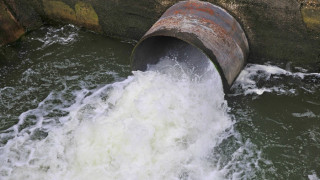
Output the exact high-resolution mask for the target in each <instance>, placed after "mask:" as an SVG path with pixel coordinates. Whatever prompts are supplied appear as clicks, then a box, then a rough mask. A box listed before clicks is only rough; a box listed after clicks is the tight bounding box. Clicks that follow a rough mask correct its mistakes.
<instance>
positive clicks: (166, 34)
mask: <svg viewBox="0 0 320 180" xmlns="http://www.w3.org/2000/svg"><path fill="white" fill-rule="evenodd" d="M151 37H170V38H174V39H178V40H181V41H183V42H186V43H188V44H190V45H191V46H193V47H195V48H196V49H197V50H199V51H200V52H202V53H203V54H204V55H205V56H207V57H208V58H209V59H210V61H211V63H212V64H213V65H214V67H215V68H216V70H217V71H218V73H219V74H220V77H221V81H222V85H223V88H224V89H229V88H230V86H229V84H228V82H227V80H226V78H225V76H224V75H223V70H222V69H221V67H220V65H219V63H218V62H217V60H216V57H215V56H214V54H212V53H210V54H211V56H210V55H209V54H208V53H206V52H205V51H204V50H202V49H201V47H198V46H197V45H196V44H195V43H194V42H192V41H191V40H186V39H185V38H182V37H180V36H179V35H178V34H175V35H169V34H168V32H166V33H161V32H159V31H157V32H154V33H151V34H148V35H147V36H144V37H143V38H142V39H141V40H140V41H139V42H138V43H137V44H136V45H135V47H134V48H133V51H132V53H131V56H130V66H131V67H132V69H133V70H138V69H137V68H135V67H134V65H133V60H134V58H133V56H134V54H135V51H136V49H137V48H138V47H139V45H140V44H141V43H143V42H144V41H145V40H147V39H149V38H151ZM203 48H204V49H207V48H205V47H204V46H203ZM207 50H208V51H209V49H207Z"/></svg>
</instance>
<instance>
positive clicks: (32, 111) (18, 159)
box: [0, 25, 320, 180]
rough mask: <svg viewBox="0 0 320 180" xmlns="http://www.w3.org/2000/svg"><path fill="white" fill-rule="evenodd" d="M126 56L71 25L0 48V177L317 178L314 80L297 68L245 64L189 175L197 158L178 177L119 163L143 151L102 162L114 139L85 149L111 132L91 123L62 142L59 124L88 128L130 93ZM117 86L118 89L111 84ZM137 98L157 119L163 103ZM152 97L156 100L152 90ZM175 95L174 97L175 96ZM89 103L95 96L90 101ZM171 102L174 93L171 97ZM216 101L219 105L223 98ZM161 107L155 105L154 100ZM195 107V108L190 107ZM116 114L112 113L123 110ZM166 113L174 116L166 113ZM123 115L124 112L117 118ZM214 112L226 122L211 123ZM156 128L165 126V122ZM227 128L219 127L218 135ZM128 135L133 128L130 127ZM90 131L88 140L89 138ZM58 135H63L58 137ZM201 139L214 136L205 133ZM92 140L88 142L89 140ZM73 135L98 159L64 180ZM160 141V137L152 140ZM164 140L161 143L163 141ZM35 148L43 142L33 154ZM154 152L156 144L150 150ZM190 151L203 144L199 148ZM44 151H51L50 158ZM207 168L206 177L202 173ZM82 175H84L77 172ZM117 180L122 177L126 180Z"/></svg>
mask: <svg viewBox="0 0 320 180" xmlns="http://www.w3.org/2000/svg"><path fill="white" fill-rule="evenodd" d="M132 48H133V45H132V43H130V42H120V41H118V40H114V39H110V38H105V37H101V36H99V35H96V34H93V33H91V32H87V31H83V30H81V29H79V28H77V27H74V26H72V25H66V26H62V27H43V28H41V29H40V30H37V31H34V32H32V33H30V34H28V35H27V36H26V37H25V38H23V39H22V41H21V42H18V43H16V44H14V45H11V46H8V47H4V48H2V49H1V52H2V53H3V54H5V55H6V58H7V60H9V61H10V60H11V61H16V62H17V63H16V64H14V65H6V66H3V67H2V68H0V177H1V178H0V179H16V178H17V177H23V178H25V179H41V177H43V175H44V176H45V177H47V178H48V179H66V177H69V178H70V177H74V179H81V178H84V177H100V179H101V177H105V179H110V178H108V177H113V178H116V179H129V178H132V179H150V178H156V179H161V178H163V177H167V176H160V175H159V177H157V176H151V175H152V173H153V172H158V173H159V174H161V173H163V172H166V173H167V174H170V175H171V173H172V174H173V175H172V176H168V177H167V178H166V179H175V178H178V179H205V177H207V178H208V179H218V178H221V179H310V180H314V179H319V176H320V73H319V72H308V71H307V70H305V69H302V68H299V67H291V69H286V70H285V69H282V65H271V64H265V65H255V64H249V65H248V66H247V67H246V68H245V69H244V71H243V72H242V73H241V74H240V76H239V77H238V79H237V81H236V82H235V84H234V85H233V87H232V89H231V92H230V93H228V94H226V95H225V99H226V100H227V104H228V108H218V109H217V112H212V113H213V115H212V116H215V117H216V116H217V117H221V119H225V120H224V121H221V124H225V126H223V127H221V128H220V130H219V131H217V133H218V132H219V133H218V136H216V137H214V138H215V139H216V141H214V142H211V143H213V145H212V146H210V147H212V149H211V150H210V152H206V155H205V156H204V157H202V156H201V158H200V159H203V158H205V159H206V161H208V163H196V165H197V167H193V165H194V163H190V162H193V159H194V158H195V157H196V156H186V157H188V158H189V159H187V160H186V161H187V162H184V165H183V168H181V169H179V170H177V171H179V172H178V176H175V175H174V173H173V172H171V171H172V170H171V171H169V170H167V169H166V167H170V166H169V165H167V166H164V167H162V166H159V167H157V168H158V169H157V168H155V169H153V170H152V171H151V170H150V169H148V167H149V166H155V167H156V166H157V165H158V163H154V164H152V163H151V164H148V163H150V162H155V161H156V160H155V159H153V161H150V162H149V161H148V162H147V161H146V162H142V161H137V162H136V161H135V160H136V159H139V158H138V157H139V156H138V155H137V157H134V158H133V159H131V160H130V158H129V160H130V161H129V160H128V157H131V156H130V152H132V153H133V154H135V153H136V154H139V152H140V151H141V152H140V154H143V153H145V151H144V149H143V148H142V149H140V150H139V151H138V152H136V151H135V148H133V149H130V150H129V151H125V152H123V154H121V155H117V156H116V155H110V156H104V155H103V154H104V153H111V152H110V151H108V150H107V149H108V148H105V147H104V146H108V141H111V140H112V139H113V138H114V139H118V138H117V137H116V136H115V135H114V134H113V135H114V136H112V137H109V138H110V139H111V140H110V139H108V140H107V143H106V144H103V143H94V140H95V139H99V138H98V137H106V136H108V135H109V134H110V133H109V134H108V132H104V131H103V129H102V130H101V129H99V128H98V127H95V128H91V126H96V125H92V124H90V123H87V124H86V126H80V125H79V127H81V128H80V129H83V128H84V130H83V131H80V132H82V133H80V134H79V133H75V134H76V135H74V136H70V137H72V138H70V137H69V136H68V133H69V134H72V133H74V132H78V130H74V129H72V128H71V129H68V128H65V129H63V130H61V129H59V128H60V127H62V126H65V127H69V126H70V124H68V122H72V120H70V119H72V118H74V117H77V118H78V119H81V120H79V122H77V123H79V124H81V123H86V122H85V121H88V120H86V119H89V120H90V121H91V120H92V121H93V122H94V120H95V118H96V117H97V116H96V115H97V114H104V113H107V112H110V111H113V110H114V109H117V103H114V104H113V103H112V102H111V100H112V98H116V97H117V98H118V96H119V97H120V95H117V92H123V94H122V95H121V96H127V94H128V93H126V91H125V90H123V89H125V88H126V87H128V88H129V87H131V86H133V85H131V84H132V82H131V81H132V80H130V78H129V80H126V79H127V77H128V76H129V75H131V74H132V73H131V70H130V65H129V56H130V53H131V50H132ZM136 76H143V75H136ZM143 77H144V76H143ZM146 77H148V78H145V79H146V80H150V78H149V76H146ZM127 81H130V82H127ZM152 81H153V79H151V80H150V82H152ZM117 82H122V83H120V84H117ZM148 82H149V81H148ZM126 83H127V84H126ZM178 84H179V83H178ZM106 85H107V86H106ZM108 85H109V86H108ZM119 87H121V88H119ZM183 87H185V85H183ZM117 88H118V90H117ZM159 88H160V87H159ZM169 88H171V87H169ZM174 88H175V87H172V89H164V91H165V92H170V91H172V92H170V93H174ZM109 89H110V90H109ZM137 89H138V88H137V87H135V88H134V87H133V90H132V91H135V90H137ZM142 89H143V88H142ZM151 90H152V89H151ZM153 90H154V89H153ZM104 91H105V93H104ZM132 91H131V92H132ZM141 91H142V90H141ZM110 92H112V93H110ZM137 92H138V90H137ZM139 92H140V90H139ZM99 93H100V94H99ZM143 93H145V94H146V96H147V97H148V98H149V99H148V103H149V104H150V103H151V104H150V107H152V108H153V109H156V111H158V109H157V107H160V106H162V105H163V103H166V102H167V101H169V99H170V98H169V99H168V100H166V101H164V102H162V101H161V100H158V101H159V102H157V101H156V100H154V99H157V98H154V97H151V96H150V95H149V91H143ZM158 93H160V94H161V92H160V91H159V92H158ZM170 93H169V94H170ZM95 94H99V95H95ZM153 94H154V93H153ZM181 94H183V93H182V92H181ZM217 94H218V93H217ZM93 96H94V97H95V98H92V97H93ZM96 96H97V97H98V98H96ZM137 96H138V95H137ZM176 96H178V94H177V95H173V96H172V97H171V98H175V97H176ZM220 96H221V97H223V95H220ZM221 97H220V98H221ZM92 99H94V100H92ZM110 99H111V100H110ZM150 99H151V100H150ZM160 99H162V98H161V97H160ZM185 99H188V97H186V98H185ZM217 99H219V97H218V98H217ZM149 100H150V102H149ZM178 100H179V99H177V101H178ZM198 100H199V99H198ZM200 100H201V99H200ZM95 101H99V102H100V101H101V102H108V103H109V104H106V106H103V105H101V103H98V104H94V103H95ZM127 101H128V102H127V103H124V105H122V106H125V104H128V103H130V102H134V103H136V104H138V105H141V103H142V102H143V101H144V100H143V99H142V100H139V101H137V100H132V99H131V100H130V99H129V100H127ZM154 101H155V102H156V103H158V104H155V106H153V102H154ZM180 101H183V99H181V100H180ZM116 102H118V101H116ZM120 102H121V101H120V100H119V103H120ZM200 102H201V101H200ZM110 103H111V104H110ZM122 103H123V102H122ZM194 103H195V104H196V103H199V102H197V101H196V100H194ZM93 104H94V105H93ZM182 105H183V103H182ZM196 105H198V104H196ZM144 106H146V105H144ZM144 106H139V108H143V110H144V111H146V112H149V111H150V112H151V110H149V109H148V107H144ZM170 107H171V106H170ZM184 108H185V107H183V106H181V108H179V109H177V110H176V111H174V112H177V113H178V112H179V113H182V114H188V113H192V112H190V110H188V112H185V113H184V112H183V110H185V109H184ZM75 109H76V110H75ZM160 110H161V109H159V111H160ZM114 111H115V110H114ZM185 111H187V109H186V110H185ZM75 112H76V113H75ZM116 112H118V113H120V114H118V115H121V112H122V111H116ZM152 112H153V111H152ZM174 112H173V114H175V113H174ZM201 112H202V111H201ZM205 112H207V111H205ZM208 112H210V111H208ZM122 113H123V114H125V112H122ZM220 113H221V114H224V113H227V114H226V115H221V116H220V115H219V116H218V114H220ZM174 117H179V116H174ZM97 119H99V118H97ZM164 119H165V118H164ZM230 122H231V123H230ZM165 126H166V127H167V126H168V127H171V125H170V123H169V125H168V124H166V125H165ZM181 126H186V129H183V131H185V130H190V129H191V130H193V128H192V127H190V124H188V125H186V124H182V125H181ZM195 126H197V125H195ZM211 126H218V125H215V124H213V125H211ZM226 126H228V127H227V128H226ZM101 127H106V128H110V127H113V125H111V126H104V125H102V124H101ZM114 127H118V125H116V124H115V125H114ZM134 127H137V128H136V129H139V128H141V126H137V125H135V126H134ZM138 127H139V128H138ZM157 127H158V126H157ZM97 128H98V129H97ZM66 129H67V130H68V131H67V130H66ZM78 129H79V128H78ZM129 129H130V128H129ZM150 129H151V130H152V129H154V128H149V129H143V128H142V130H141V131H139V133H137V134H138V135H137V138H136V139H135V138H133V139H131V140H132V142H133V143H135V144H137V149H139V148H138V144H139V142H144V141H145V139H144V137H145V136H146V135H145V133H143V132H145V131H148V132H149V131H150ZM155 129H156V128H155ZM165 129H166V128H165ZM89 130H92V132H91V131H90V133H88V132H89ZM100 130H101V132H100ZM108 130H109V131H110V132H111V131H112V133H115V134H117V132H118V131H116V128H115V130H114V131H113V130H112V128H111V129H108ZM178 130H179V132H180V131H182V130H181V129H177V130H176V131H177V132H178ZM60 131H65V132H64V133H61V134H59V132H60ZM106 131H107V130H106ZM208 131H213V130H210V128H209V130H208ZM53 132H54V133H53ZM94 132H97V134H96V135H94V136H92V134H93V133H94ZM161 132H162V131H161ZM164 132H165V133H164V134H171V133H172V132H171V131H169V130H168V129H166V131H164ZM99 133H100V134H99ZM52 134H55V136H56V138H52V137H51V136H53V135H52ZM133 134H135V133H133ZM86 135H87V136H86ZM60 136H61V137H60ZM172 136H175V133H172ZM190 136H191V135H190ZM198 136H202V135H201V134H200V135H193V137H192V138H186V139H182V140H181V142H182V144H186V145H189V144H188V143H189V142H188V141H193V140H194V139H195V137H198ZM76 137H81V139H86V138H89V137H90V138H91V137H95V138H93V139H90V138H89V139H90V140H89V141H85V142H90V143H89V144H85V146H83V147H90V148H93V149H88V150H87V151H86V152H85V153H84V154H88V152H96V151H95V150H96V149H99V150H98V152H99V153H102V155H101V154H100V156H98V158H96V159H94V160H92V159H91V160H90V161H89V160H86V161H85V160H82V161H81V162H82V163H80V162H78V163H76V165H75V166H74V167H77V168H78V171H79V172H78V173H79V176H71V175H70V174H68V172H69V171H71V170H72V171H74V169H73V168H71V165H70V163H69V161H70V159H68V157H67V154H69V153H70V152H73V151H76V148H75V149H72V148H74V147H79V146H67V145H64V144H63V143H61V142H64V141H66V139H68V138H70V139H68V141H66V142H68V143H70V144H72V143H73V142H78V140H77V139H75V138H76ZM134 137H135V136H134ZM161 137H162V136H159V138H160V139H161ZM163 137H166V136H165V135H163ZM120 140H121V138H120ZM120 140H119V142H112V143H111V142H110V144H112V145H113V146H114V147H112V148H116V149H117V148H118V149H117V151H121V152H122V149H121V147H127V146H121V143H122V142H121V141H120ZM122 140H123V139H122ZM125 141H127V140H125ZM179 141H180V140H179ZM184 141H186V142H184ZM48 142H49V143H48ZM161 142H162V141H161ZM163 142H167V141H163ZM41 143H48V144H44V145H42V146H40V145H41ZM68 143H66V144H68ZM80 144H81V143H80ZM155 144H156V143H155V142H151V147H153V146H155ZM156 145H158V146H159V144H156ZM164 145H165V144H164ZM164 145H163V146H164ZM50 146H52V147H55V148H56V149H55V150H52V149H54V148H51V147H50ZM60 146H61V147H60ZM160 146H161V144H160ZM180 146H181V143H180V144H179V146H177V147H178V149H179V148H182V146H181V147H180ZM37 147H48V149H46V150H45V151H44V152H48V155H47V156H46V155H44V154H41V152H38V151H37V150H36V149H37ZM139 147H140V146H139ZM197 147H198V146H197ZM199 147H206V146H204V145H203V144H202V145H201V146H199ZM95 148H96V149H95ZM104 148H105V149H104ZM112 148H111V149H112ZM174 148H175V147H174ZM206 148H207V147H206ZM70 149H71V150H70ZM83 149H86V148H83ZM160 149H161V148H159V151H160ZM182 149H183V148H182ZM100 150H101V151H100ZM200 151H201V148H200V149H197V150H196V151H195V152H199V153H200ZM52 152H59V153H54V154H52ZM128 152H129V153H128ZM183 152H184V151H183ZM187 152H188V153H191V152H194V151H190V152H189V151H187ZM201 153H203V152H201ZM71 154H72V153H71ZM180 154H183V153H181V152H180V151H179V153H178V154H176V156H177V158H178V155H180ZM82 155H83V154H82ZM72 157H73V156H72ZM99 157H100V158H109V160H108V161H107V162H109V165H110V164H111V165H112V166H110V167H109V166H108V167H106V166H103V165H102V166H99V171H98V170H97V169H94V168H91V167H94V166H96V165H97V164H99V163H101V162H100V161H99ZM112 157H114V159H116V157H117V158H118V159H117V160H118V161H119V162H118V161H117V162H118V164H117V166H116V165H114V164H113V163H112V162H113V161H112ZM121 157H126V159H125V160H124V159H121ZM155 157H158V156H155ZM159 157H162V156H159ZM164 157H166V156H164ZM179 157H180V156H179ZM110 158H111V160H110ZM145 158H147V155H146V157H145ZM170 158H171V159H167V160H165V162H166V163H169V164H170V162H172V164H174V163H176V161H175V157H171V156H170ZM41 159H45V160H46V161H52V162H51V163H48V164H45V165H44V164H43V163H42V164H41V163H39V162H42V161H41ZM53 159H54V160H53ZM119 159H120V160H119ZM142 159H143V158H142ZM151 159H152V155H151ZM182 159H183V158H182ZM180 160H181V158H180ZM89 162H90V163H89ZM120 162H121V163H120ZM132 162H135V164H134V166H135V167H140V166H141V167H143V169H141V170H140V171H141V172H144V171H145V173H139V176H135V175H136V174H130V172H131V173H132V172H133V171H129V170H128V169H131V168H132V169H134V168H133V167H131V166H130V165H132ZM156 162H158V161H156ZM159 162H162V161H159ZM39 164H41V165H39ZM101 164H103V163H101ZM142 164H143V166H142ZM178 164H179V163H178ZM182 164H183V163H182ZM40 166H41V167H40ZM80 166H81V167H80ZM82 166H83V167H82ZM72 167H73V166H72ZM210 167H211V168H212V170H211V171H212V173H209V174H208V173H207V172H210ZM77 168H76V169H77ZM81 168H84V169H85V170H83V169H82V170H81ZM108 168H111V169H108ZM208 168H209V170H208ZM19 169H28V171H30V172H33V171H34V172H37V173H38V174H37V173H34V174H36V175H35V176H30V175H21V176H20V175H19V174H18V175H16V174H15V173H17V172H21V173H26V172H24V171H18V170H19ZM91 169H92V171H91ZM100 170H101V172H107V174H108V173H109V172H111V170H112V171H114V172H117V173H116V174H112V176H111V175H110V174H108V175H110V176H107V175H106V176H98V175H99V172H100ZM87 171H88V172H87ZM59 172H61V173H59ZM75 172H77V171H75ZM81 172H87V174H86V176H85V175H83V177H81ZM195 172H197V173H198V174H197V173H195ZM123 173H127V176H125V175H123ZM62 174H63V175H62ZM66 174H67V175H66ZM195 174H197V175H198V178H195ZM69 175H70V176H69ZM124 177H126V178H124ZM97 179H99V178H97ZM102 179H103V178H102Z"/></svg>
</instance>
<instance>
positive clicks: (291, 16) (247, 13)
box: [0, 0, 320, 71]
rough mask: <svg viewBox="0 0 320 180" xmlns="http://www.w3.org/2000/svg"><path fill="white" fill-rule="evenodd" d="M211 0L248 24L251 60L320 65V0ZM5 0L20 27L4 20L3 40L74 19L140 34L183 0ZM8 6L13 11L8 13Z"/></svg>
mask: <svg viewBox="0 0 320 180" xmlns="http://www.w3.org/2000/svg"><path fill="white" fill-rule="evenodd" d="M208 1H209V2H211V3H213V4H216V5H219V6H221V7H223V8H225V9H226V10H228V11H229V12H230V13H231V14H232V15H233V16H234V17H235V18H236V19H237V20H238V21H239V23H240V24H241V25H242V26H243V29H244V30H245V32H246V34H247V36H248V39H249V43H250V55H249V62H255V63H262V62H266V61H271V62H272V61H276V62H279V63H280V62H281V63H284V64H286V63H289V64H292V65H294V66H301V67H305V68H308V69H312V70H315V71H320V0H208ZM0 2H1V3H0V6H1V8H0V22H3V19H5V18H4V17H9V16H11V20H6V21H4V22H8V23H6V24H10V23H11V26H12V28H13V29H17V30H16V31H17V33H12V34H13V35H12V37H14V38H7V39H6V38H3V37H4V32H5V33H6V35H5V36H6V37H10V36H11V34H10V32H15V31H10V32H9V31H3V29H5V28H3V25H1V24H0V31H1V34H0V44H5V43H8V42H12V41H14V40H15V39H17V38H19V37H20V36H21V34H23V33H21V30H19V28H20V29H21V27H22V29H23V31H24V32H26V31H28V30H30V29H34V28H36V27H38V26H39V25H41V24H42V22H43V21H45V22H48V21H56V22H59V23H61V22H62V23H73V24H76V25H78V26H82V27H85V28H87V29H90V30H93V31H95V32H98V33H102V34H105V35H108V36H113V37H120V38H127V39H136V40H138V39H139V38H140V37H142V36H143V34H144V33H145V32H146V31H147V30H148V29H149V28H150V27H151V26H152V24H154V23H155V21H157V19H158V18H159V17H160V16H161V14H162V13H163V12H164V11H165V10H166V9H167V8H168V7H170V6H171V5H173V4H174V3H176V2H178V0H135V1H128V0H81V1H80V0H0ZM6 8H7V10H6V11H4V9H6ZM3 12H5V13H3ZM6 12H8V13H9V15H5V16H4V15H3V14H6ZM10 13H11V15H10ZM7 19H8V18H7ZM9 22H10V23H9ZM2 24H4V23H2ZM14 24H16V25H14ZM11 26H10V27H11ZM8 32H9V33H8ZM9 34H10V35H9ZM1 38H2V39H1ZM3 39H5V40H3Z"/></svg>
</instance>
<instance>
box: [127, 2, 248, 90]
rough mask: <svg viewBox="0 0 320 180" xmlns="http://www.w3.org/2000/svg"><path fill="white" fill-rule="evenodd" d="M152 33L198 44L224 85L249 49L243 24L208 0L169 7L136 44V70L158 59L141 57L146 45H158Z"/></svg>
mask: <svg viewBox="0 0 320 180" xmlns="http://www.w3.org/2000/svg"><path fill="white" fill-rule="evenodd" d="M153 37H159V38H160V37H171V38H176V39H179V40H182V41H184V42H186V43H189V44H191V45H192V46H195V47H196V48H198V49H199V51H201V52H203V53H204V54H205V55H206V56H207V57H209V58H210V60H211V61H212V62H213V63H214V64H215V65H216V67H217V69H218V71H219V72H220V74H221V77H222V80H223V83H224V87H225V88H229V87H230V86H231V85H232V83H233V81H234V80H235V78H236V77H237V76H238V74H239V73H240V71H241V70H242V68H243V66H244V64H245V62H246V58H247V56H248V53H249V45H248V41H247V38H246V36H245V33H244V31H243V30H242V28H241V26H240V24H239V23H238V22H237V21H236V20H235V18H233V17H232V16H231V15H230V14H229V13H228V12H227V11H225V10H224V9H222V8H220V7H218V6H215V5H213V4H211V3H208V2H202V1H181V2H179V3H177V4H175V5H173V6H172V7H170V8H169V9H168V10H167V11H166V12H165V13H164V14H163V15H162V16H161V17H160V19H159V20H158V21H157V22H156V23H155V24H154V25H153V26H152V27H151V28H150V29H149V31H148V32H147V33H146V34H145V35H144V36H143V37H142V38H141V40H140V41H139V43H138V44H137V46H136V47H135V49H134V51H133V53H132V56H131V63H132V68H133V70H145V68H146V66H145V64H152V63H156V62H148V61H145V60H143V59H141V57H144V56H142V55H141V54H143V53H144V51H146V48H148V51H150V50H151V51H152V48H151V47H150V46H153V48H155V49H156V48H159V47H157V43H156V42H154V43H151V40H150V38H153ZM148 41H150V42H148ZM173 42H176V41H173ZM144 44H148V47H147V46H146V45H144ZM139 58H140V59H139ZM199 61H201V59H199ZM199 63H201V62H199Z"/></svg>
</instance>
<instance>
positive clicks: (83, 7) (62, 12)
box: [43, 0, 101, 32]
mask: <svg viewBox="0 0 320 180" xmlns="http://www.w3.org/2000/svg"><path fill="white" fill-rule="evenodd" d="M43 6H44V11H45V13H46V15H47V16H48V17H49V19H52V20H56V21H62V22H67V23H73V24H76V25H79V26H83V27H85V28H88V29H90V30H94V31H98V32H101V27H100V25H99V18H98V15H97V13H96V12H95V10H94V9H93V7H92V6H91V4H89V3H85V2H81V1H80V2H77V3H76V4H75V10H74V9H72V8H71V7H70V6H69V5H67V4H66V3H64V2H62V1H51V0H43Z"/></svg>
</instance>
